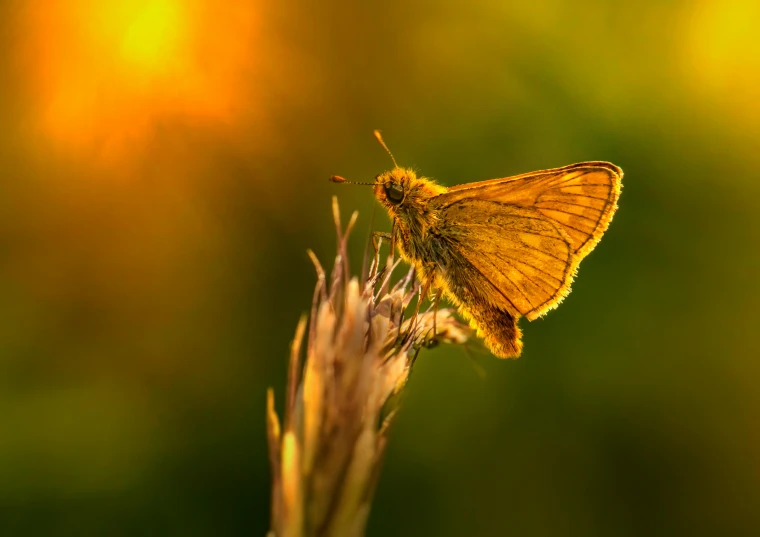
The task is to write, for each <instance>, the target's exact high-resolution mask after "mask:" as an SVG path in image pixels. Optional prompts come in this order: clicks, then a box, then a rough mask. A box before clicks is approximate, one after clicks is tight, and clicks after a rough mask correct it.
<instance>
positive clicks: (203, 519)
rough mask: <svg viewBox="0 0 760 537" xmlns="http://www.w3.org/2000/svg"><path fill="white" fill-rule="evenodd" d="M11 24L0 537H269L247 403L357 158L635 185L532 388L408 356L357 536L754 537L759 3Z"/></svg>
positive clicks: (6, 16) (109, 3)
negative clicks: (602, 172) (565, 168)
mask: <svg viewBox="0 0 760 537" xmlns="http://www.w3.org/2000/svg"><path fill="white" fill-rule="evenodd" d="M0 9H1V10H2V11H1V12H0V21H2V22H0V30H2V31H0V45H2V47H0V50H1V51H2V52H0V58H2V71H0V114H2V116H1V118H2V125H3V127H2V129H0V169H1V170H2V181H1V182H0V535H3V536H5V535H41V536H56V537H57V536H90V535H113V536H119V535H125V536H126V535H130V536H131V535H183V536H207V535H208V536H211V535H213V536H227V535H229V536H237V535H263V534H264V533H265V532H266V530H267V528H268V501H269V474H268V464H267V457H266V440H265V432H264V404H265V390H266V388H267V387H268V386H274V387H275V388H276V390H277V394H278V396H279V397H280V399H278V401H280V402H281V396H282V394H283V387H284V380H285V370H286V356H287V349H288V344H289V340H290V338H291V337H292V334H293V332H294V329H295V324H296V321H297V319H298V317H299V315H300V314H301V312H303V311H305V310H307V308H308V307H309V304H310V301H311V292H312V289H313V285H314V281H315V276H314V273H313V268H312V266H311V264H310V262H309V261H308V258H307V257H306V254H305V250H306V249H307V248H313V249H314V250H315V251H316V253H317V254H318V256H319V257H320V258H321V259H322V260H323V262H324V263H326V264H329V263H330V261H331V259H332V256H333V255H334V233H333V228H332V225H331V220H330V198H331V196H332V195H334V194H337V195H338V196H339V197H340V201H341V204H342V208H343V211H344V215H346V216H347V215H348V213H349V211H351V210H354V209H358V210H359V211H360V221H359V227H358V231H357V233H356V235H355V236H354V241H353V248H354V253H355V254H356V257H357V259H358V258H359V257H360V255H361V249H362V247H363V244H364V240H365V237H366V234H367V232H368V231H369V227H370V216H371V214H372V207H373V204H374V203H375V202H374V200H373V197H372V193H371V192H370V190H369V189H364V188H361V187H349V186H339V185H333V184H330V183H328V182H327V177H329V176H330V175H331V174H340V175H343V176H345V177H346V178H348V179H351V180H357V181H367V180H371V179H372V177H374V175H375V174H377V173H379V172H381V171H383V170H385V169H387V168H388V167H389V166H390V165H391V163H390V160H389V159H388V157H387V155H386V154H385V153H384V151H383V150H382V148H380V147H379V146H378V145H377V143H376V142H375V141H374V140H373V139H372V135H371V133H372V130H373V129H375V128H379V129H382V130H383V132H384V135H385V139H386V142H387V143H388V144H389V146H390V148H391V149H392V150H393V151H394V154H395V156H396V159H397V160H398V161H399V163H400V164H401V165H404V166H413V167H416V168H417V169H418V170H420V171H421V172H422V173H423V174H425V175H427V176H429V177H433V178H435V179H437V180H439V181H440V182H441V183H442V184H446V185H453V184H457V183H462V182H468V181H476V180H484V179H490V178H494V177H503V176H507V175H512V174H517V173H522V172H527V171H531V170H537V169H543V168H548V167H554V166H561V165H565V164H570V163H573V162H577V161H583V160H609V161H612V162H614V163H616V164H618V165H619V166H621V167H622V168H623V170H624V171H625V178H624V189H623V194H622V197H621V201H620V209H619V211H618V213H617V215H616V216H615V219H614V221H613V222H612V225H611V227H610V229H609V231H608V232H607V234H606V235H605V238H604V240H603V241H602V242H601V244H600V245H599V247H598V248H597V249H596V250H595V251H594V252H593V253H592V254H591V255H590V256H589V257H588V259H586V260H585V261H584V262H583V264H582V265H581V270H580V273H579V277H578V278H577V280H576V283H575V285H574V291H573V293H572V294H571V295H570V297H569V298H568V299H567V300H566V301H565V302H564V303H563V305H562V306H561V307H560V308H559V309H558V310H556V311H554V312H552V313H551V314H550V315H548V316H547V317H545V318H544V319H543V320H540V321H537V322H534V323H527V322H525V321H524V320H523V322H522V323H521V326H522V328H523V329H524V332H525V335H524V342H525V351H524V354H523V356H522V358H520V359H519V360H517V361H499V360H496V359H493V358H490V357H488V356H485V357H482V358H480V359H479V360H478V363H479V364H480V365H481V366H482V367H483V368H485V370H486V372H487V375H486V378H485V379H482V378H480V377H479V376H478V374H477V373H476V372H475V369H474V368H473V366H472V364H471V362H470V361H469V360H468V359H467V358H466V357H465V356H464V354H462V352H461V351H460V350H458V349H446V348H440V349H436V350H435V351H430V352H425V353H424V354H422V355H421V359H420V360H419V362H418V367H417V368H416V371H415V374H414V375H413V376H412V379H411V383H410V386H409V395H408V398H407V400H406V405H405V408H404V412H403V414H402V416H401V417H400V420H399V422H398V427H397V429H396V430H395V433H394V437H393V441H392V443H391V445H390V450H389V453H388V457H387V461H386V464H385V469H384V475H383V477H382V480H381V483H380V487H379V490H378V495H377V499H376V503H375V506H374V510H373V514H372V516H371V519H370V523H369V531H368V534H369V535H370V536H381V535H399V536H407V535H408V536H413V535H436V536H442V537H443V536H461V535H469V536H491V535H534V536H544V535H545V536H570V535H573V536H575V535H583V536H597V535H598V536H608V535H616V536H640V535H663V536H664V535H668V536H670V535H758V534H760V457H758V453H760V390H758V381H759V380H760V362H759V361H758V358H760V337H758V330H759V329H760V328H759V326H758V322H759V321H760V305H759V304H760V302H759V301H758V298H760V278H758V274H759V273H760V247H759V245H760V174H759V173H758V170H760V104H759V103H760V39H759V38H758V36H757V30H756V29H757V26H758V23H760V4H758V3H757V2H754V1H750V0H694V1H690V2H689V1H671V2H656V1H643V2H642V1H633V0H623V1H615V2H612V1H609V2H604V1H593V0H586V1H583V2H570V1H566V0H565V1H563V0H534V1H532V2H514V3H510V2H497V1H485V0H478V1H474V2H468V3H464V2H453V1H450V0H444V1H442V2H436V3H429V2H422V1H419V0H413V1H401V0H385V1H382V2H373V3H361V4H359V3H356V2H349V1H346V0H336V1H332V2H318V1H315V0H308V1H302V2H298V3H282V2H274V1H266V0H254V1H251V2H247V3H239V2H227V3H224V2H204V1H201V0H195V1H186V2H182V1H179V0H175V1H171V0H142V1H133V2H122V1H118V0H103V1H102V2H89V1H86V0H69V1H63V0H58V1H51V2H47V3H44V4H43V3H32V2H18V1H17V2H13V1H8V2H4V3H3V7H2V8H0ZM377 214H378V219H377V221H376V224H375V229H382V230H386V229H388V223H387V219H386V218H385V217H384V216H383V215H381V214H380V212H379V211H378V213H377Z"/></svg>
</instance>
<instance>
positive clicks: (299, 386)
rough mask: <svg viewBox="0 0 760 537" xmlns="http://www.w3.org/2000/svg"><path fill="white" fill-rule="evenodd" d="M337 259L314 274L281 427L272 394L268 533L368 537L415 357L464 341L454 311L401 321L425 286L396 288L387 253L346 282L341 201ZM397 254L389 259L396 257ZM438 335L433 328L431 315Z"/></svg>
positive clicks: (405, 283) (465, 333)
mask: <svg viewBox="0 0 760 537" xmlns="http://www.w3.org/2000/svg"><path fill="white" fill-rule="evenodd" d="M333 215H334V218H335V226H336V230H337V235H338V254H337V257H336V259H335V265H334V268H333V271H332V274H331V275H330V277H329V282H328V277H327V275H326V274H325V272H324V270H323V269H322V267H321V265H320V263H319V261H318V260H317V258H316V257H315V256H314V255H313V254H312V253H311V252H309V254H310V256H311V258H312V261H313V262H314V265H315V267H316V269H317V276H318V282H317V286H316V289H315V291H314V298H313V304H312V310H311V316H310V319H309V321H308V336H307V343H306V350H305V361H304V363H303V365H301V347H302V342H303V339H304V336H305V335H306V332H307V320H306V317H303V318H301V321H300V322H299V323H298V328H297V330H296V336H295V339H294V340H293V344H292V347H291V356H290V366H289V372H288V386H287V393H286V403H285V413H284V421H283V423H282V425H281V424H280V420H279V418H278V416H277V413H276V412H275V410H274V392H273V391H272V389H270V390H269V392H268V394H267V424H268V426H267V433H268V439H269V456H270V463H271V467H272V476H273V477H272V521H271V530H270V533H269V535H270V537H316V536H319V537H337V536H340V537H360V536H361V535H363V534H364V528H365V526H366V522H367V517H368V516H369V511H370V505H371V501H372V497H373V494H374V491H375V488H376V485H377V481H378V477H379V473H380V466H381V462H382V458H383V453H384V452H385V448H386V445H387V442H388V433H389V428H390V425H391V424H392V422H393V419H394V416H395V415H396V412H397V410H398V397H397V396H398V395H399V394H400V393H401V391H402V390H403V388H404V385H405V384H406V381H407V379H408V378H409V373H410V371H411V367H412V365H413V363H414V360H415V358H416V355H417V352H419V349H420V348H421V347H423V346H432V345H434V344H437V343H439V342H448V343H464V342H465V341H466V340H467V338H468V337H469V329H468V328H467V327H466V326H465V325H463V324H462V323H460V322H459V321H458V320H457V319H456V318H455V317H453V316H452V311H451V310H449V309H439V310H438V311H437V313H436V312H433V311H430V310H428V311H427V312H424V313H420V314H418V315H417V316H414V317H410V318H404V312H405V311H407V312H411V311H413V309H414V308H412V307H409V304H410V302H411V301H412V300H413V299H414V298H415V295H416V293H417V289H418V286H417V285H416V283H415V282H414V277H413V274H412V273H409V274H407V276H406V277H405V278H403V279H402V280H401V281H399V282H398V283H396V284H395V285H394V286H393V287H392V288H390V283H389V280H390V273H391V272H392V269H393V268H394V267H393V266H392V259H391V258H390V257H389V259H388V260H387V262H386V263H385V269H380V270H379V269H378V266H379V265H380V263H379V258H377V257H376V259H375V260H374V262H373V263H372V266H371V267H370V271H369V277H368V278H367V281H366V282H365V283H360V282H359V280H358V279H357V278H352V277H350V276H349V267H348V261H347V255H346V242H347V239H348V235H349V233H350V231H351V228H352V227H353V225H354V223H355V221H356V217H357V213H354V214H353V215H352V217H351V220H350V222H349V224H348V226H347V228H346V230H345V232H344V231H343V229H342V226H341V223H340V214H339V210H338V202H337V199H335V198H333ZM391 255H392V254H391ZM434 315H435V316H436V319H435V321H436V322H435V327H436V333H434V331H433V317H434Z"/></svg>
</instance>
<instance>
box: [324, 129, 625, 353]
mask: <svg viewBox="0 0 760 537" xmlns="http://www.w3.org/2000/svg"><path fill="white" fill-rule="evenodd" d="M375 137H376V138H377V139H378V141H379V142H380V143H381V144H382V145H383V147H385V149H386V150H388V148H387V147H386V146H385V143H384V142H383V140H382V137H381V136H380V133H379V132H378V131H375ZM388 153H389V154H390V151H388ZM391 158H393V155H391ZM393 163H394V165H395V168H394V169H392V170H390V171H387V172H384V173H381V174H380V175H378V176H377V177H376V178H375V182H374V183H372V185H373V186H374V192H375V197H377V199H378V201H380V203H381V204H382V205H383V206H384V207H385V208H386V209H387V210H388V214H389V215H390V216H391V219H392V220H393V232H392V233H391V235H390V236H389V238H390V239H391V241H392V244H395V245H396V246H397V247H398V250H399V252H400V253H401V256H402V257H403V258H404V259H405V260H407V261H408V262H409V263H411V264H412V265H413V266H414V267H415V269H416V270H417V273H418V274H419V276H420V279H421V281H422V282H423V295H422V296H423V297H424V296H426V295H427V293H428V291H429V290H430V289H431V288H435V289H438V294H437V295H436V300H437V299H438V298H439V297H440V296H441V294H444V295H445V296H446V297H447V298H449V299H450V300H451V301H453V302H454V303H455V304H457V306H458V307H459V311H461V312H462V313H463V314H464V315H465V317H467V318H468V319H470V324H471V325H472V326H473V328H476V329H477V331H478V335H480V336H482V337H483V338H484V339H485V342H486V344H487V345H488V347H489V348H490V349H491V351H492V352H493V353H494V354H495V355H496V356H499V357H502V358H510V357H517V356H519V355H520V351H521V349H522V341H521V340H520V337H521V333H520V329H519V328H518V327H517V319H518V318H519V317H520V316H521V315H524V316H525V317H527V318H528V320H530V321H532V320H534V319H536V318H538V317H539V316H541V315H543V314H545V313H546V312H547V311H549V310H550V309H553V308H555V307H556V306H557V305H558V304H559V303H560V302H561V301H562V299H563V298H565V297H566V296H567V295H568V293H569V292H570V284H571V283H572V281H573V276H575V274H576V270H577V268H578V264H579V263H580V262H581V260H582V259H583V258H584V257H586V255H588V253H589V252H590V251H591V250H593V249H594V246H596V245H597V243H598V242H599V240H600V239H601V238H602V235H603V234H604V232H605V230H606V229H607V226H608V225H609V223H610V220H612V216H613V215H614V214H615V210H616V209H617V200H618V197H619V196H620V189H621V187H622V182H621V181H622V178H623V171H622V170H621V169H620V168H618V167H617V166H615V165H614V164H610V163H609V162H581V163H579V164H572V165H570V166H564V167H562V168H554V169H551V170H543V171H537V172H531V173H526V174H523V175H517V176H514V177H507V178H503V179H492V180H490V181H483V182H479V183H468V184H463V185H458V186H454V187H451V188H446V187H443V186H440V185H438V184H436V183H434V182H433V181H431V180H430V179H427V178H424V177H417V174H416V173H415V172H414V171H413V170H409V169H405V168H400V167H399V166H398V165H396V161H395V159H394V160H393ZM332 180H333V181H335V182H346V181H345V180H344V179H343V178H341V177H338V176H333V178H332ZM380 235H386V236H387V234H380Z"/></svg>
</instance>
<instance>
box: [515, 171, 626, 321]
mask: <svg viewBox="0 0 760 537" xmlns="http://www.w3.org/2000/svg"><path fill="white" fill-rule="evenodd" d="M574 168H602V169H604V170H606V171H608V172H610V177H611V179H612V188H611V189H610V196H609V199H608V201H607V203H606V205H605V206H604V209H602V215H601V217H600V218H599V222H598V223H597V225H596V229H595V230H594V232H593V233H592V235H591V237H589V239H588V240H587V241H586V242H585V243H584V244H583V246H581V248H580V249H579V250H578V251H577V252H576V253H575V254H573V255H572V257H571V258H570V262H569V263H568V266H567V268H566V271H565V277H564V280H563V282H562V285H561V286H560V288H559V289H558V290H557V293H556V294H555V295H554V296H553V297H552V298H550V299H549V300H547V301H546V302H544V303H543V304H541V305H540V306H538V307H536V308H534V309H532V310H531V311H529V312H527V313H525V318H526V319H528V320H529V321H534V320H536V319H538V318H539V317H542V316H543V315H545V314H546V313H547V312H549V311H551V310H553V309H554V308H556V307H557V306H559V305H560V303H561V302H562V301H563V300H564V299H565V297H566V296H567V295H569V294H570V291H571V286H572V284H573V278H574V277H575V275H576V274H577V273H578V266H579V265H580V263H581V261H583V259H584V258H585V257H586V256H587V255H588V254H589V253H591V251H592V250H593V249H594V248H595V247H596V245H597V244H599V241H600V240H601V239H602V235H604V232H605V231H607V228H608V227H609V225H610V222H612V217H613V216H614V215H615V211H617V208H618V205H617V202H618V199H619V198H620V192H621V190H622V188H623V170H622V169H620V167H618V166H615V165H614V164H612V163H611V162H604V161H592V162H579V163H578V164H571V165H569V166H564V167H562V168H555V169H553V170H544V171H541V172H534V173H531V174H525V175H527V176H530V175H540V174H544V173H546V174H549V173H557V172H566V171H570V170H572V169H574ZM517 177H524V176H517ZM555 225H557V224H555ZM559 230H560V231H561V232H563V233H564V230H563V229H562V228H559Z"/></svg>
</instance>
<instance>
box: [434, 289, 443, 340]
mask: <svg viewBox="0 0 760 537" xmlns="http://www.w3.org/2000/svg"><path fill="white" fill-rule="evenodd" d="M442 294H443V289H438V291H437V292H436V293H435V299H434V300H433V337H435V336H437V335H438V328H436V321H437V320H438V302H440V300H441V295H442Z"/></svg>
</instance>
